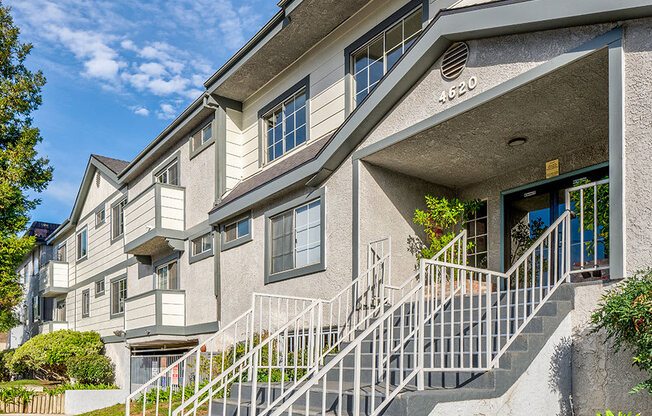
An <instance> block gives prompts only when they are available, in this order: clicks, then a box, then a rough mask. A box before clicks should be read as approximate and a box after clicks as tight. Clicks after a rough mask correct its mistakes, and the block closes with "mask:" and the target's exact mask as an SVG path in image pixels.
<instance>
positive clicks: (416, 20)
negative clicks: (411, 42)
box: [404, 9, 422, 48]
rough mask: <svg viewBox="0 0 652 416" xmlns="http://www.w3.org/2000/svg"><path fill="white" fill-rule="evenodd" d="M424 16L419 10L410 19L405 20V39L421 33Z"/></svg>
mask: <svg viewBox="0 0 652 416" xmlns="http://www.w3.org/2000/svg"><path fill="white" fill-rule="evenodd" d="M421 20H422V15H421V10H420V9H419V10H417V11H415V12H414V13H412V14H411V15H409V16H408V17H406V18H405V23H404V25H405V26H404V37H405V39H408V38H410V37H411V36H412V35H414V34H415V33H418V32H420V31H421V25H422V22H421ZM406 48H407V46H406Z"/></svg>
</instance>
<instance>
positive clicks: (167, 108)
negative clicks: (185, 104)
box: [156, 103, 177, 120]
mask: <svg viewBox="0 0 652 416" xmlns="http://www.w3.org/2000/svg"><path fill="white" fill-rule="evenodd" d="M156 116H157V117H158V118H160V119H161V120H170V119H173V118H175V117H176V116H177V110H176V108H175V107H174V106H173V105H172V104H168V103H163V104H161V108H160V109H159V110H157V111H156Z"/></svg>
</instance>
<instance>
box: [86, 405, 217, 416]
mask: <svg viewBox="0 0 652 416" xmlns="http://www.w3.org/2000/svg"><path fill="white" fill-rule="evenodd" d="M179 403H180V402H174V403H173V406H177V405H179ZM173 409H174V407H173ZM197 411H198V412H203V413H205V412H208V404H206V405H203V406H201V407H200V408H199V409H197ZM167 413H168V404H167V403H161V404H160V405H159V409H158V414H159V415H166V414H167ZM124 414H125V405H124V403H122V404H116V405H114V406H110V407H105V408H104V409H98V410H93V411H92V412H88V413H83V414H81V415H80V416H124ZM130 414H132V415H142V414H143V408H142V406H141V405H140V404H138V403H131V411H130ZM200 414H202V413H200ZM155 415H156V406H155V405H152V403H148V404H147V411H146V412H145V416H155Z"/></svg>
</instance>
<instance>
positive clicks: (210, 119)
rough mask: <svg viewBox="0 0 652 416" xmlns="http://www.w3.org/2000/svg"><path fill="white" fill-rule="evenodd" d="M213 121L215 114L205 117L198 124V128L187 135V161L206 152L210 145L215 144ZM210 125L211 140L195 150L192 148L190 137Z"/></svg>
mask: <svg viewBox="0 0 652 416" xmlns="http://www.w3.org/2000/svg"><path fill="white" fill-rule="evenodd" d="M214 119H215V114H213V115H210V116H208V117H206V118H205V119H204V120H202V121H201V123H199V127H196V128H195V129H193V130H192V131H191V132H190V133H189V134H188V151H189V159H190V160H192V159H193V158H194V157H195V156H197V155H198V154H200V153H201V152H203V151H204V150H206V149H207V148H208V147H210V145H211V144H213V143H215V123H214V122H213V120H214ZM209 124H210V125H211V138H210V139H208V140H206V141H205V142H204V143H202V144H201V145H199V147H198V148H197V149H194V148H193V145H194V143H193V141H192V136H194V135H195V134H196V133H197V132H198V131H200V130H204V128H206V126H208V125H209Z"/></svg>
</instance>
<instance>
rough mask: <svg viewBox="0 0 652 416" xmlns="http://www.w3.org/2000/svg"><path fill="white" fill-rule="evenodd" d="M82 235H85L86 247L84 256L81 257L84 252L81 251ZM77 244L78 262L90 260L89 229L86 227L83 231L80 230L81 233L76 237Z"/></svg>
mask: <svg viewBox="0 0 652 416" xmlns="http://www.w3.org/2000/svg"><path fill="white" fill-rule="evenodd" d="M82 235H84V245H85V246H86V247H85V248H84V250H85V252H84V254H83V255H81V256H80V254H81V252H82V250H81V247H80V243H81V241H80V239H79V238H80V237H81V236H82ZM75 243H76V244H75V247H76V257H77V261H81V260H84V259H87V258H88V227H84V228H83V229H81V230H79V231H78V232H77V234H76V235H75Z"/></svg>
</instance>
